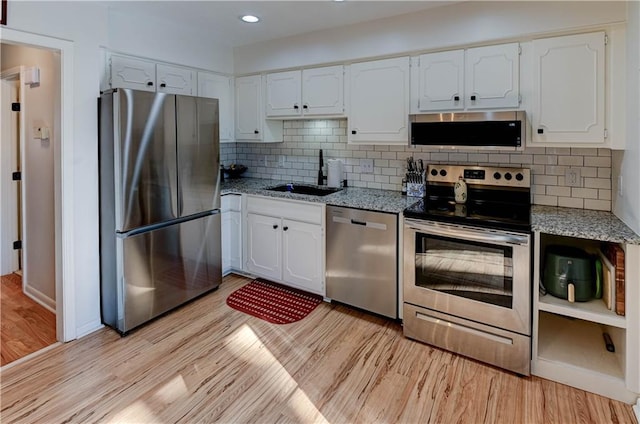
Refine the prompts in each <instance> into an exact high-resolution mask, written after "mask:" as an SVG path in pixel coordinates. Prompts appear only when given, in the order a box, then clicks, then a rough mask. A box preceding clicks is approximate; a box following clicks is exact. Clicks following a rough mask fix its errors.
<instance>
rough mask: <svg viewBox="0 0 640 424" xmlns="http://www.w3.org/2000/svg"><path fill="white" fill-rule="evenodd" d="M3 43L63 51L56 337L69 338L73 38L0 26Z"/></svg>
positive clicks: (72, 318) (72, 308) (72, 331)
mask: <svg viewBox="0 0 640 424" xmlns="http://www.w3.org/2000/svg"><path fill="white" fill-rule="evenodd" d="M0 40H2V42H3V43H8V44H17V45H25V46H30V47H36V48H45V49H48V50H54V51H56V52H59V53H60V99H59V100H60V105H59V107H60V155H59V156H58V157H55V158H54V161H55V162H56V164H55V169H56V172H55V177H54V180H55V181H54V187H55V190H56V193H57V194H59V201H58V200H56V206H55V210H56V215H57V217H56V218H57V219H56V221H57V222H56V232H57V230H58V229H60V231H59V232H58V233H57V234H56V237H55V239H56V247H55V257H56V261H55V262H56V276H55V285H56V337H57V339H58V341H61V342H66V341H70V340H73V339H75V338H76V334H77V329H76V301H75V279H74V269H75V266H74V265H75V264H74V255H73V252H74V251H75V243H74V228H73V218H74V196H73V195H74V192H73V188H74V184H73V176H74V166H73V145H74V125H73V110H74V102H73V100H74V86H73V78H74V75H73V71H74V44H73V42H71V41H66V40H61V39H57V38H52V37H45V36H41V35H36V34H30V33H26V32H22V31H16V30H12V29H7V28H0Z"/></svg>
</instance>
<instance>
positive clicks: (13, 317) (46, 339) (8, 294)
mask: <svg viewBox="0 0 640 424" xmlns="http://www.w3.org/2000/svg"><path fill="white" fill-rule="evenodd" d="M0 322H1V323H2V328H1V330H0V365H6V364H8V363H10V362H12V361H15V360H16V359H20V358H22V357H25V356H27V355H29V354H30V353H33V352H36V351H38V350H40V349H43V348H45V347H47V346H50V345H52V344H53V343H55V342H56V316H55V314H53V313H52V312H51V311H49V310H47V309H46V308H44V307H43V306H42V305H39V304H38V303H36V302H35V301H33V300H32V299H30V298H29V297H27V296H26V295H25V294H24V293H23V292H22V277H20V276H19V275H18V274H8V275H3V276H2V277H0Z"/></svg>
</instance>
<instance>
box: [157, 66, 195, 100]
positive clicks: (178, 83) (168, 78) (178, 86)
mask: <svg viewBox="0 0 640 424" xmlns="http://www.w3.org/2000/svg"><path fill="white" fill-rule="evenodd" d="M156 80H157V85H158V86H157V87H156V89H157V90H158V92H159V93H167V94H185V95H187V96H191V95H193V94H195V85H196V72H195V71H193V70H191V69H187V68H180V67H178V66H168V65H162V64H158V65H157V66H156Z"/></svg>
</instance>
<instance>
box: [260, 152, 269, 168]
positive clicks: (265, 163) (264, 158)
mask: <svg viewBox="0 0 640 424" xmlns="http://www.w3.org/2000/svg"><path fill="white" fill-rule="evenodd" d="M267 163H268V162H267V155H264V156H263V157H262V160H261V161H260V165H261V166H264V167H265V168H266V167H267Z"/></svg>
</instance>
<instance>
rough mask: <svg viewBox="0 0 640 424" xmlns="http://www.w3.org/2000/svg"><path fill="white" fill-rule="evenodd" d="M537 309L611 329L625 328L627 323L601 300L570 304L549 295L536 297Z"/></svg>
mask: <svg viewBox="0 0 640 424" xmlns="http://www.w3.org/2000/svg"><path fill="white" fill-rule="evenodd" d="M538 309H539V310H541V311H547V312H552V313H554V314H560V315H566V316H568V317H573V318H579V319H583V320H586V321H593V322H596V323H599V324H604V325H609V326H612V327H618V328H626V327H627V321H626V320H625V318H624V316H620V315H617V314H616V313H615V312H613V311H611V310H609V309H607V307H606V305H605V304H604V302H603V301H602V299H593V300H590V301H588V302H575V303H571V302H568V301H567V300H565V299H560V298H557V297H555V296H552V295H550V294H547V295H546V296H542V295H538Z"/></svg>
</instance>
